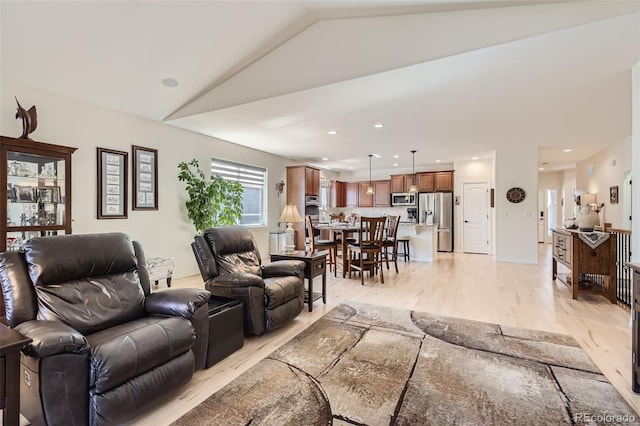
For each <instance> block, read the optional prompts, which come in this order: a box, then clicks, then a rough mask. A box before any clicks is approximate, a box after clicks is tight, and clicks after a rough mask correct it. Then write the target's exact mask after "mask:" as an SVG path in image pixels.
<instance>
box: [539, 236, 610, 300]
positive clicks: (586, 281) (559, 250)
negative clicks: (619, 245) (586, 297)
mask: <svg viewBox="0 0 640 426" xmlns="http://www.w3.org/2000/svg"><path fill="white" fill-rule="evenodd" d="M579 235H580V232H579V231H578V230H572V229H554V230H553V272H552V277H551V278H552V279H554V280H559V281H561V282H563V283H565V284H567V285H568V286H570V287H571V290H572V295H573V298H574V299H577V298H578V294H579V293H591V294H600V295H602V296H605V297H606V298H608V299H609V301H611V303H616V281H617V280H616V234H609V239H608V240H606V241H605V242H603V243H602V244H600V245H599V246H598V247H596V248H595V249H593V248H591V247H589V245H588V244H587V243H585V242H584V241H582V240H581V239H580V238H579ZM558 263H560V264H562V265H564V266H565V267H567V268H568V269H570V272H569V273H562V272H558Z"/></svg>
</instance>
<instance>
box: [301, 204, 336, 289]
mask: <svg viewBox="0 0 640 426" xmlns="http://www.w3.org/2000/svg"><path fill="white" fill-rule="evenodd" d="M305 221H306V222H307V234H308V235H309V245H310V246H311V251H316V250H329V262H328V263H329V272H331V267H332V266H333V276H334V277H337V276H338V273H337V269H338V268H337V267H336V251H337V248H338V244H337V243H336V242H335V241H333V240H321V239H316V233H317V234H318V235H319V234H320V232H319V230H317V229H316V228H314V227H313V222H312V221H311V216H305Z"/></svg>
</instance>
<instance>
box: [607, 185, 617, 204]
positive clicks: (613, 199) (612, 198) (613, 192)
mask: <svg viewBox="0 0 640 426" xmlns="http://www.w3.org/2000/svg"><path fill="white" fill-rule="evenodd" d="M609 202H610V203H611V204H618V187H617V186H610V187H609Z"/></svg>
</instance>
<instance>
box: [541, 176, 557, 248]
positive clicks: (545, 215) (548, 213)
mask: <svg viewBox="0 0 640 426" xmlns="http://www.w3.org/2000/svg"><path fill="white" fill-rule="evenodd" d="M557 227H558V190H557V189H540V190H538V242H539V243H547V244H551V242H552V240H553V233H552V229H553V228H557Z"/></svg>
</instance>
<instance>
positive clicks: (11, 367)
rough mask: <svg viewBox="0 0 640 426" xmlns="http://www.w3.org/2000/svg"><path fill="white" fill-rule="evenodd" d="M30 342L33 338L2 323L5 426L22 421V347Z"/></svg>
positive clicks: (0, 380) (0, 387)
mask: <svg viewBox="0 0 640 426" xmlns="http://www.w3.org/2000/svg"><path fill="white" fill-rule="evenodd" d="M29 342H31V339H28V338H26V337H24V336H23V335H22V334H20V333H18V332H17V331H14V330H11V329H10V328H9V327H7V326H5V325H4V324H0V408H2V424H3V425H4V426H14V425H16V426H17V425H18V424H19V422H20V349H22V348H23V347H24V345H26V344H28V343H29Z"/></svg>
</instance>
